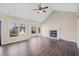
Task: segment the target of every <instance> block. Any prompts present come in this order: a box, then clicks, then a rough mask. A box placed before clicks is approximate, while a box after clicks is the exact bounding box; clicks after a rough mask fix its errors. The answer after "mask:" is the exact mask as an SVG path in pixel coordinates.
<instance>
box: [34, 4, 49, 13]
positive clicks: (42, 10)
mask: <svg viewBox="0 0 79 59" xmlns="http://www.w3.org/2000/svg"><path fill="white" fill-rule="evenodd" d="M47 8H48V6H46V7H42V5H41V3H40V4H39V5H38V9H33V10H34V11H38V12H37V13H42V12H46V10H45V9H47Z"/></svg>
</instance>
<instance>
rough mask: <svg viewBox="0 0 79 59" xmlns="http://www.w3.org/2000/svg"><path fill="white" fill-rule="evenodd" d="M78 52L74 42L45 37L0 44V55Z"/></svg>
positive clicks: (58, 54)
mask: <svg viewBox="0 0 79 59" xmlns="http://www.w3.org/2000/svg"><path fill="white" fill-rule="evenodd" d="M78 52H79V49H78V47H77V44H76V43H75V42H70V41H65V40H57V39H50V38H45V37H34V38H31V39H29V40H26V41H22V42H17V43H13V44H8V45H4V46H0V56H78Z"/></svg>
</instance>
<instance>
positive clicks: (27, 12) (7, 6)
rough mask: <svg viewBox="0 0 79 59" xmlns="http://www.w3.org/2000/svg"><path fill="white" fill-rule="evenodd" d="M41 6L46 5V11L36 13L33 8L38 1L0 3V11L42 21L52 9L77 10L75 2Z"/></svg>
mask: <svg viewBox="0 0 79 59" xmlns="http://www.w3.org/2000/svg"><path fill="white" fill-rule="evenodd" d="M42 6H48V9H47V10H46V13H41V14H38V13H37V12H36V11H33V9H36V8H38V3H0V13H3V14H6V15H11V16H16V17H21V18H25V19H28V20H34V21H37V22H43V21H44V20H45V19H46V18H47V17H48V16H49V15H50V14H51V13H53V11H54V10H56V11H67V12H77V11H78V4H77V3H42Z"/></svg>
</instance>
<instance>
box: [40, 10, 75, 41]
mask: <svg viewBox="0 0 79 59" xmlns="http://www.w3.org/2000/svg"><path fill="white" fill-rule="evenodd" d="M60 28H61V30H60V33H59V34H60V37H61V38H62V39H63V40H68V41H74V42H75V41H76V14H75V13H72V12H63V11H62V12H61V11H55V12H53V13H52V14H51V15H50V16H49V17H48V19H47V20H46V21H45V22H44V23H43V24H42V29H41V30H42V36H45V37H49V30H53V29H57V30H59V29H60Z"/></svg>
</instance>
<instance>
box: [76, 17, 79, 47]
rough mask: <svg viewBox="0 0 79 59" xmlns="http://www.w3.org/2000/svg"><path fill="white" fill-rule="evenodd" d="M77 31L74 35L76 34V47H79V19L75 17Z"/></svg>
mask: <svg viewBox="0 0 79 59" xmlns="http://www.w3.org/2000/svg"><path fill="white" fill-rule="evenodd" d="M76 23H77V30H76V33H77V40H76V41H77V44H78V47H79V17H77V22H76Z"/></svg>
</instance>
